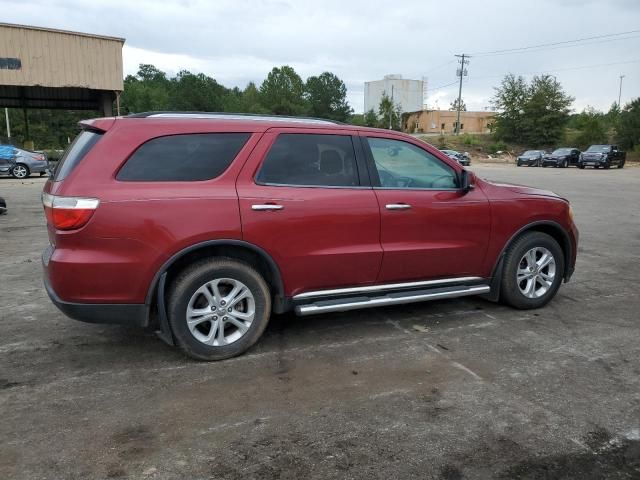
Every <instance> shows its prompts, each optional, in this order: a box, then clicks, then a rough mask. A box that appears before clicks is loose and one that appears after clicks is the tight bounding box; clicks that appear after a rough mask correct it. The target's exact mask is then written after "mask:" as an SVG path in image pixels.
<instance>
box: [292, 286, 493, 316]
mask: <svg viewBox="0 0 640 480" xmlns="http://www.w3.org/2000/svg"><path fill="white" fill-rule="evenodd" d="M456 280H457V281H458V282H459V281H460V280H461V279H456ZM472 280H476V279H475V278H473V279H472ZM478 280H481V279H478ZM467 281H469V280H467ZM361 288H368V287H361ZM387 288H389V286H387ZM490 290H491V287H489V285H456V286H451V287H442V288H431V289H423V290H411V291H404V292H403V291H400V292H391V293H387V294H384V293H381V292H377V293H378V296H371V297H367V296H360V297H347V298H338V299H335V300H317V301H315V302H313V303H309V304H306V305H298V306H296V307H295V311H296V313H297V314H298V315H314V314H316V313H328V312H346V311H348V310H356V309H359V308H371V307H383V306H388V305H401V304H404V303H413V302H423V301H427V300H439V299H443V298H455V297H465V296H468V295H482V294H484V293H489V291H490ZM303 295H304V294H303ZM334 295H335V294H334ZM299 298H300V296H295V297H294V299H299Z"/></svg>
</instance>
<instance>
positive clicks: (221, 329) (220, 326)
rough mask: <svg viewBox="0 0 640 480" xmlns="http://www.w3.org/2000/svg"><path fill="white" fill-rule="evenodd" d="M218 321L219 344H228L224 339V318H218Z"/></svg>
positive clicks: (217, 337) (217, 338)
mask: <svg viewBox="0 0 640 480" xmlns="http://www.w3.org/2000/svg"><path fill="white" fill-rule="evenodd" d="M216 323H217V324H218V333H217V335H216V340H218V346H220V345H226V343H227V342H226V341H225V339H224V322H223V321H222V320H218V321H217V322H216Z"/></svg>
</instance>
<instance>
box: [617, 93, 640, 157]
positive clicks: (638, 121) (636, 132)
mask: <svg viewBox="0 0 640 480" xmlns="http://www.w3.org/2000/svg"><path fill="white" fill-rule="evenodd" d="M616 138H617V140H618V143H619V144H620V146H621V147H622V148H625V149H627V150H631V149H634V148H637V147H638V145H640V97H639V98H636V99H635V100H632V101H631V102H630V103H627V104H626V105H625V107H624V108H623V109H622V111H621V112H620V118H619V121H618V124H617V127H616Z"/></svg>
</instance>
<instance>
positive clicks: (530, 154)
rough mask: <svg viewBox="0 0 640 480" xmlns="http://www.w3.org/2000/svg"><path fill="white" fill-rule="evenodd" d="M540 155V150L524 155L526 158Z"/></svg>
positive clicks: (529, 151)
mask: <svg viewBox="0 0 640 480" xmlns="http://www.w3.org/2000/svg"><path fill="white" fill-rule="evenodd" d="M539 153H540V151H539V150H527V151H526V152H524V153H523V154H522V155H523V156H525V157H532V156H534V155H538V154H539Z"/></svg>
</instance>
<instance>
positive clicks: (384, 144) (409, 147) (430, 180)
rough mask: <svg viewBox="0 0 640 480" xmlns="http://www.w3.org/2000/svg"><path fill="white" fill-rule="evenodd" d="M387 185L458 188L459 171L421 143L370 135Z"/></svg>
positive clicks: (374, 153)
mask: <svg viewBox="0 0 640 480" xmlns="http://www.w3.org/2000/svg"><path fill="white" fill-rule="evenodd" d="M367 140H368V142H369V147H370V149H371V154H372V157H373V162H374V164H375V167H376V170H377V172H378V177H379V178H380V186H381V187H383V188H410V189H421V188H428V189H451V188H457V176H456V173H455V171H454V170H453V169H452V168H451V167H449V166H448V165H446V164H445V163H444V162H442V161H440V160H439V159H437V158H436V157H434V156H433V155H431V154H430V153H428V152H426V151H425V150H423V149H421V148H420V147H418V146H416V145H413V144H411V143H408V142H403V141H401V140H391V139H387V138H369V139H367Z"/></svg>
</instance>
